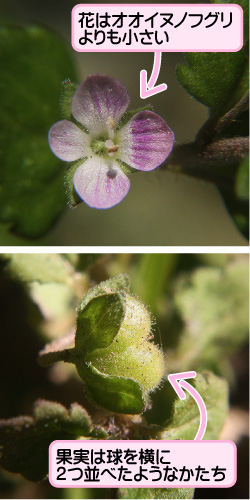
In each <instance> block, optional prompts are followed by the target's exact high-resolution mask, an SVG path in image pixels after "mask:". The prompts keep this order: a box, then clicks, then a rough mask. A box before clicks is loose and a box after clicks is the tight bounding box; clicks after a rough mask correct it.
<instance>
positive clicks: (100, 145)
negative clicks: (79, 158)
mask: <svg viewBox="0 0 250 500" xmlns="http://www.w3.org/2000/svg"><path fill="white" fill-rule="evenodd" d="M106 125H107V135H108V139H106V138H104V137H98V139H93V140H92V142H91V148H92V151H93V152H94V153H95V154H97V155H101V156H106V157H107V156H113V155H114V154H115V153H117V151H118V149H119V145H118V144H114V139H115V131H114V130H115V124H114V120H113V118H112V117H111V116H109V117H108V119H107V122H106ZM106 137H107V136H106Z"/></svg>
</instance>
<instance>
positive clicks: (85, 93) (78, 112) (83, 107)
mask: <svg viewBox="0 0 250 500" xmlns="http://www.w3.org/2000/svg"><path fill="white" fill-rule="evenodd" d="M128 105H129V93H128V90H127V89H126V87H125V85H123V83H121V82H120V80H118V79H117V78H112V77H111V76H106V75H98V74H97V75H91V76H89V77H88V78H86V80H85V81H84V82H83V83H82V84H81V85H80V87H79V88H78V89H77V90H76V92H75V93H74V96H73V99H72V104H71V111H72V114H73V116H74V118H75V119H76V120H77V121H78V122H80V123H81V124H82V125H84V126H85V127H87V129H88V130H89V132H90V134H91V135H94V136H96V137H97V136H98V135H100V134H102V133H107V131H108V127H110V128H111V129H113V128H115V127H116V125H117V124H118V122H119V120H120V118H121V117H122V115H123V114H124V113H125V111H126V109H127V107H128Z"/></svg>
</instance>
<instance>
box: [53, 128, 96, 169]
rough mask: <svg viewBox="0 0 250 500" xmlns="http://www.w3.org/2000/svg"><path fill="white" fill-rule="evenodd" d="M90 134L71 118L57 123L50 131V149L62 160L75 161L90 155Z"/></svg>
mask: <svg viewBox="0 0 250 500" xmlns="http://www.w3.org/2000/svg"><path fill="white" fill-rule="evenodd" d="M89 140H90V139H89V136H88V134H86V133H85V132H83V131H82V130H80V129H79V128H78V127H77V126H76V125H75V124H74V123H72V122H70V121H69V120H62V121H60V122H57V123H55V125H53V127H51V129H50V131H49V145H50V149H51V150H52V152H53V153H54V155H56V156H57V157H58V158H60V160H63V161H74V160H79V159H80V158H83V157H84V156H89V154H90V153H91V149H90V146H89Z"/></svg>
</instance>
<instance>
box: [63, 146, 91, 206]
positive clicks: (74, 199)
mask: <svg viewBox="0 0 250 500" xmlns="http://www.w3.org/2000/svg"><path fill="white" fill-rule="evenodd" d="M86 160H87V156H85V157H84V158H81V159H80V160H77V161H74V162H72V163H68V165H67V168H66V171H65V176H64V186H65V192H66V196H67V199H68V204H69V206H70V207H71V208H75V207H76V206H77V205H79V203H82V199H81V198H80V196H79V195H78V194H77V192H76V190H75V188H74V184H73V177H74V173H75V172H76V170H77V169H78V168H79V167H80V166H81V165H82V164H83V163H84V162H85V161H86Z"/></svg>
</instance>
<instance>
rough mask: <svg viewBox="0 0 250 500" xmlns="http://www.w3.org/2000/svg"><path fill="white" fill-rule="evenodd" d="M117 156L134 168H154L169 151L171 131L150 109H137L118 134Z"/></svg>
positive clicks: (172, 140) (171, 139) (172, 136)
mask: <svg viewBox="0 0 250 500" xmlns="http://www.w3.org/2000/svg"><path fill="white" fill-rule="evenodd" d="M117 142H118V144H119V152H118V157H119V159H120V160H122V161H124V162H126V163H127V164H128V165H130V166H131V167H133V168H136V169H137V170H144V171H148V170H153V169H154V168H156V167H159V165H161V163H163V162H164V160H165V159H166V158H167V157H168V155H169V154H170V153H171V151H172V148H173V145H174V133H173V132H172V130H171V129H170V128H169V127H168V125H167V124H166V122H165V121H164V120H163V119H162V118H161V117H160V116H158V115H156V114H155V113H153V112H152V111H139V113H136V115H134V116H133V118H132V119H131V120H129V121H128V123H127V124H126V125H124V127H123V128H122V129H121V130H120V131H119V133H118V134H117Z"/></svg>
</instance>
